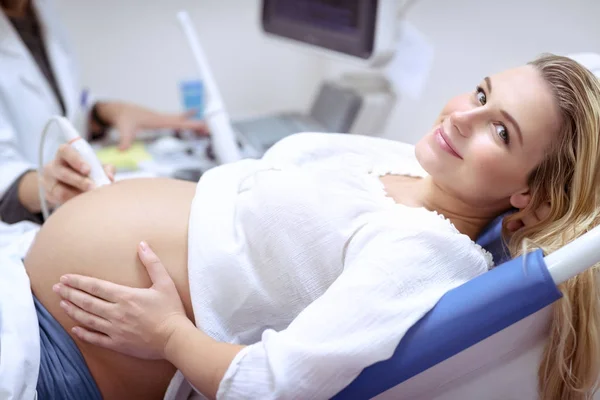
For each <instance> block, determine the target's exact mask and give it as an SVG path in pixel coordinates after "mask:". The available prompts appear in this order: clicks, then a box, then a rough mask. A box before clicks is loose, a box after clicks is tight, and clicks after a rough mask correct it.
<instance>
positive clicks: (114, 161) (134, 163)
mask: <svg viewBox="0 0 600 400" xmlns="http://www.w3.org/2000/svg"><path fill="white" fill-rule="evenodd" d="M96 155H97V156H98V159H99V160H100V162H101V163H102V164H111V165H114V166H115V168H117V169H120V170H136V169H138V164H139V163H140V162H142V161H146V160H150V159H151V158H152V156H151V155H150V153H148V152H147V151H146V148H145V146H144V144H143V143H141V142H135V143H134V144H133V145H132V146H131V147H130V148H128V149H127V150H125V151H121V150H119V148H118V147H117V146H107V147H103V148H101V149H99V150H97V151H96Z"/></svg>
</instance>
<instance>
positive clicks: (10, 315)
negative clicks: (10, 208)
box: [0, 222, 40, 400]
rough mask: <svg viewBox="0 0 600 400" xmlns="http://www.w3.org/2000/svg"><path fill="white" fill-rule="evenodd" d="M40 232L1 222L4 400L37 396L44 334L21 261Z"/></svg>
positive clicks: (0, 381) (0, 392)
mask: <svg viewBox="0 0 600 400" xmlns="http://www.w3.org/2000/svg"><path fill="white" fill-rule="evenodd" d="M38 229H39V226H37V225H35V224H33V223H29V222H21V223H18V224H13V225H8V224H5V223H3V222H0V277H1V279H0V399H7V400H13V399H14V400H29V399H34V398H35V397H36V393H35V388H36V384H37V379H38V371H39V368H40V335H39V328H38V321H37V315H36V312H35V307H34V305H33V297H32V295H31V290H30V285H29V277H28V276H27V274H26V272H25V267H24V266H23V262H22V261H21V259H22V258H23V257H24V256H25V254H26V252H27V250H28V249H29V247H30V245H31V243H32V242H33V239H34V237H35V234H36V232H37V231H38Z"/></svg>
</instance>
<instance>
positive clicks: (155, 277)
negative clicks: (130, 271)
mask: <svg viewBox="0 0 600 400" xmlns="http://www.w3.org/2000/svg"><path fill="white" fill-rule="evenodd" d="M138 255H139V257H140V261H141V262H142V264H144V267H146V270H147V271H148V275H149V276H150V279H151V280H152V283H153V284H155V285H156V284H161V285H169V286H171V285H172V286H173V288H174V287H175V284H174V283H173V280H172V279H171V276H170V275H169V273H168V272H167V269H166V268H165V266H164V265H163V263H162V262H161V261H160V259H159V258H158V256H157V255H156V254H155V253H154V252H153V251H152V249H151V248H150V247H149V246H148V244H147V243H146V242H141V243H140V245H139V248H138Z"/></svg>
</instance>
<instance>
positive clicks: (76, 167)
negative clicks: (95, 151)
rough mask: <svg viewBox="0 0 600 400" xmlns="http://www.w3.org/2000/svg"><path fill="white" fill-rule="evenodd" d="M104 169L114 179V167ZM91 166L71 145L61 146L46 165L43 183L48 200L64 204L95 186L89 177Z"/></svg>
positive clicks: (52, 202) (53, 203)
mask: <svg viewBox="0 0 600 400" xmlns="http://www.w3.org/2000/svg"><path fill="white" fill-rule="evenodd" d="M104 171H105V172H106V175H107V176H108V178H109V179H110V180H111V181H114V173H115V172H114V171H115V170H114V167H113V166H111V165H106V166H104ZM89 173H90V166H89V165H88V164H87V163H86V162H85V161H84V160H83V157H81V155H80V154H79V152H78V151H77V150H75V149H74V148H73V147H72V146H71V145H68V144H63V145H61V146H60V147H59V149H58V152H57V153H56V156H55V157H54V160H52V161H50V162H49V163H48V164H46V165H45V166H44V169H43V176H42V185H43V186H44V192H45V196H46V201H48V203H50V205H52V206H57V205H59V204H63V203H65V202H66V201H68V200H70V199H72V198H73V197H75V196H77V195H79V194H81V193H83V192H87V191H88V190H91V189H93V188H94V182H93V181H92V180H91V179H90V178H88V175H89Z"/></svg>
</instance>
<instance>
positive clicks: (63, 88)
mask: <svg viewBox="0 0 600 400" xmlns="http://www.w3.org/2000/svg"><path fill="white" fill-rule="evenodd" d="M33 5H34V9H35V10H36V14H37V17H38V20H39V23H40V29H41V31H42V33H43V36H44V43H45V46H46V52H47V55H48V60H49V63H50V66H51V68H52V71H53V73H54V76H55V79H56V81H57V85H58V88H59V90H60V93H61V95H62V97H63V101H64V104H65V108H66V114H67V115H66V116H67V117H68V118H69V119H71V120H72V121H73V120H74V119H75V118H76V117H77V118H79V115H80V114H79V113H82V114H81V115H85V116H86V119H87V115H88V112H87V111H88V110H87V107H84V106H83V105H82V104H81V87H80V84H79V73H78V68H77V65H76V63H75V60H74V57H73V55H72V53H71V50H70V48H69V43H68V40H67V37H66V35H65V33H64V31H63V28H62V26H61V23H60V21H59V20H58V19H57V16H56V15H55V9H54V3H53V1H51V0H34V1H33ZM56 114H61V109H60V103H59V102H58V99H57V98H56V96H55V95H54V92H53V91H52V89H51V86H50V84H49V83H48V82H47V81H46V79H45V77H44V75H43V74H42V72H41V70H40V69H39V68H38V66H37V64H36V62H35V60H34V58H33V56H32V55H31V54H30V53H29V50H28V49H27V46H26V45H25V43H23V41H22V40H21V38H20V36H19V34H18V33H17V32H16V30H15V29H14V28H13V26H12V24H11V22H10V21H9V20H8V18H7V17H6V16H5V15H4V13H2V12H0V198H2V196H3V195H4V193H5V192H6V190H7V189H8V188H9V187H10V186H11V185H12V183H13V182H14V181H15V179H17V178H18V177H19V176H20V175H21V174H23V173H24V172H25V171H27V170H29V169H34V168H37V167H38V152H39V143H40V136H41V132H42V130H43V128H44V125H45V124H46V122H47V121H48V119H49V118H50V117H52V116H53V115H56ZM58 136H59V135H57V134H56V132H55V131H54V132H52V131H51V134H49V135H48V136H47V138H46V142H45V146H44V148H45V151H44V153H45V156H44V162H45V163H46V162H48V161H50V160H51V159H52V158H53V156H54V152H55V151H56V149H57V148H58V145H59V144H60V143H61V142H62V140H61V139H60V137H58Z"/></svg>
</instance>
